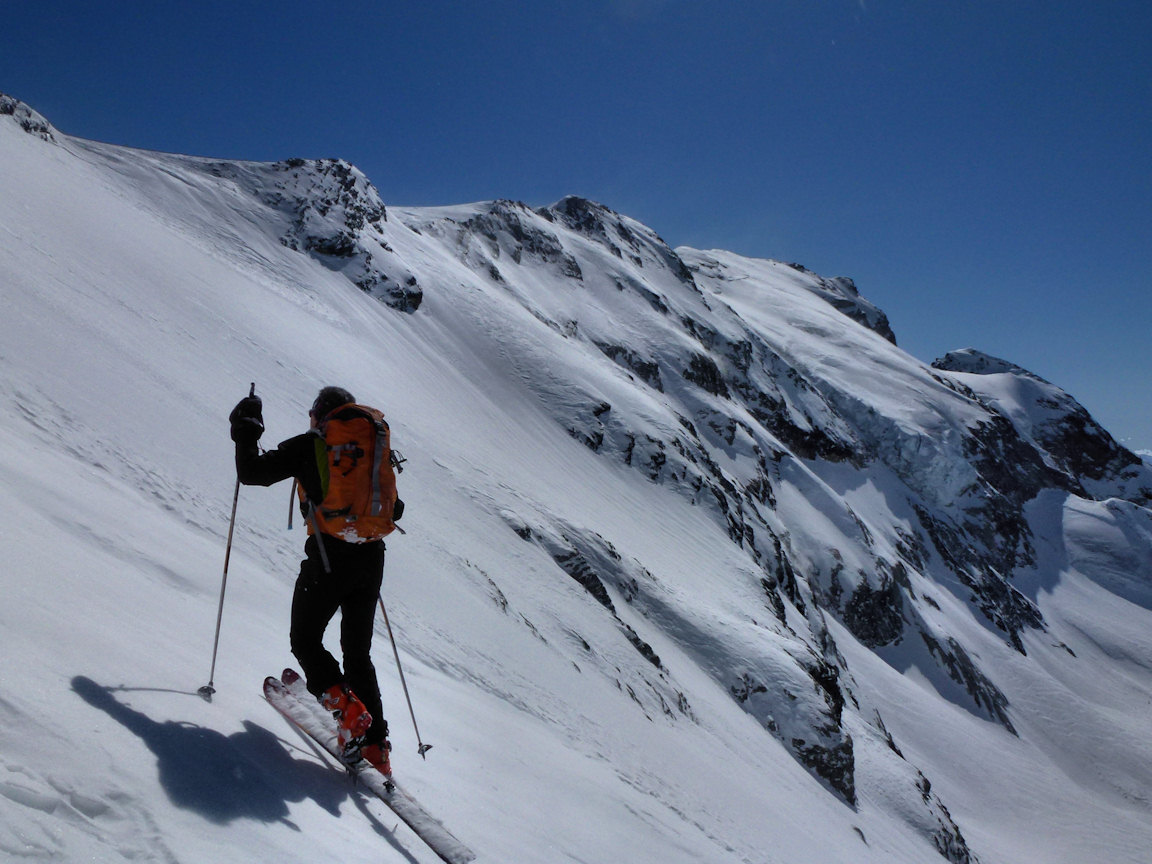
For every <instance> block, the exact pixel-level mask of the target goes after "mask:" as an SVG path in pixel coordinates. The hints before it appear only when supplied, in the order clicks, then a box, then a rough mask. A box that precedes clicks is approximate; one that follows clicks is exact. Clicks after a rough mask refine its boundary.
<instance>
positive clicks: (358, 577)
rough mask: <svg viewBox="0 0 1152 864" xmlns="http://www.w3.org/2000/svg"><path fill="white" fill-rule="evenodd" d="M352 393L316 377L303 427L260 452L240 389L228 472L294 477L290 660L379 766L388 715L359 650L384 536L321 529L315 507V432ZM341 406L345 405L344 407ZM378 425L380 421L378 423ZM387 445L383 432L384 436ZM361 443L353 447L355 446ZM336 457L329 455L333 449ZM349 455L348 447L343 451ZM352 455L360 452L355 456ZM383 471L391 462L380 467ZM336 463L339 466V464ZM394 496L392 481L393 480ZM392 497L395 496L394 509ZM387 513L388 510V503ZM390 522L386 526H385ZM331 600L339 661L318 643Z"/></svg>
mask: <svg viewBox="0 0 1152 864" xmlns="http://www.w3.org/2000/svg"><path fill="white" fill-rule="evenodd" d="M355 401H356V400H355V399H354V398H353V397H352V394H351V393H349V392H348V391H347V390H345V389H343V388H341V387H324V388H323V389H321V390H320V392H319V394H318V395H317V397H316V401H315V402H314V403H313V404H312V408H311V410H310V411H309V412H308V416H309V418H310V421H311V422H310V428H309V431H307V432H305V433H303V434H301V435H296V436H294V437H292V438H289V439H288V440H286V441H283V442H281V443H280V445H279V446H277V448H276V449H275V450H270V451H268V452H266V453H261V452H260V451H259V448H258V447H257V442H258V441H259V440H260V436H261V435H262V434H263V433H264V419H263V403H262V402H261V400H260V397H259V396H255V395H250V396H247V397H245V398H244V399H241V400H240V402H239V403H238V404H237V405H236V407H235V408H234V409H233V410H232V413H231V415H229V421H230V422H231V424H232V440H233V441H234V442H236V472H237V477H238V478H239V480H240V482H241V483H243V484H245V485H255V486H271V485H272V484H273V483H278V482H279V481H281V480H286V479H288V478H289V477H294V478H295V479H296V481H297V483H299V486H300V490H301V502H302V503H301V509H302V510H303V511H304V512H305V516H306V517H307V518H308V521H309V523H310V525H309V528H310V530H309V536H308V539H307V541H306V542H305V544H304V554H305V557H304V560H303V561H301V562H300V575H299V577H298V578H297V580H296V588H295V593H294V594H293V596H292V623H291V632H290V637H289V638H290V642H291V648H292V653H293V655H295V657H296V659H297V660H298V661H299V662H300V667H301V669H302V671H303V673H304V677H305V679H306V682H307V687H308V692H310V693H311V694H312V695H313V696H315V697H317V699H319V700H320V702H321V704H322V705H324V707H325V708H326V709H328V710H330V711H332V712H333V714H334V715H335V716H336V718H337V720H338V722H339V726H340V745H341V746H342V747H343V748H344V753H345V755H346V756H347V758H348V759H349V760H350V761H351V760H354V759H356V758H358V757H363V758H364V759H366V760H367V761H368V762H369V763H370V764H372V765H373V766H374V767H376V768H377V769H378V770H380V771H381V772H383V773H384V774H386V775H388V774H390V773H391V766H390V764H389V760H388V751H389V750H390V749H391V745H390V744H389V742H388V722H387V721H386V720H385V719H384V716H383V708H382V706H381V702H380V686H379V684H378V682H377V680H376V669H375V667H374V666H373V665H372V659H371V657H370V656H369V652H370V649H371V647H372V628H373V622H374V620H375V617H376V602H377V598H378V596H379V592H380V585H381V582H382V580H383V576H384V541H383V540H382V539H379V538H373V537H370V538H369V539H364V538H361V537H357V536H355V534H354V533H353V532H351V531H348V530H343V531H340V532H339V533H340V536H335V534H334V533H326V532H325V530H324V529H325V528H326V527H329V526H328V524H327V523H326V522H324V521H323V520H322V519H321V518H318V517H319V514H320V513H321V512H323V511H322V510H321V509H320V504H321V503H322V502H323V501H324V500H325V495H326V494H328V477H329V465H328V462H327V460H328V458H329V457H328V456H327V455H326V453H325V451H326V450H328V451H331V450H332V449H335V448H332V447H326V446H325V443H324V441H325V439H324V434H325V433H324V432H323V431H322V430H323V429H326V428H327V427H328V426H329V425H330V424H332V423H333V422H335V421H333V420H331V419H330V415H339V414H340V413H341V412H340V410H339V409H347V408H349V407H352V408H355V407H357V406H355V405H353V404H352V403H355ZM345 413H347V411H345ZM384 430H385V434H386V430H387V425H386V424H384ZM384 443H385V445H387V440H385V442H384ZM361 452H362V451H361ZM336 458H339V456H337V457H336ZM353 461H355V457H353ZM360 461H361V462H363V461H367V460H360ZM387 470H388V471H389V472H391V467H390V466H389V468H388V469H387ZM340 473H343V472H340ZM393 497H394V486H393ZM402 506H403V505H402V503H401V502H397V506H396V508H395V511H396V513H395V515H396V516H397V517H398V515H399V512H400V511H401V509H402ZM388 516H389V525H390V524H391V522H390V519H391V517H392V516H393V513H392V512H389V514H388ZM389 530H390V529H389ZM337 610H340V612H341V619H340V647H341V651H342V653H343V660H344V666H343V670H342V669H341V667H340V664H339V663H338V662H337V661H336V659H335V658H334V657H333V656H332V655H331V654H330V653H329V652H328V650H327V649H326V648H325V647H324V644H323V636H324V631H325V629H326V628H327V626H328V623H329V622H330V621H331V620H332V618H333V617H334V616H335V614H336V611H337Z"/></svg>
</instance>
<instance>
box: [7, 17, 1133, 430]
mask: <svg viewBox="0 0 1152 864" xmlns="http://www.w3.org/2000/svg"><path fill="white" fill-rule="evenodd" d="M0 91H3V92H6V93H8V94H10V95H13V96H16V97H17V98H19V99H22V100H24V101H25V102H27V103H29V104H30V105H31V106H32V107H33V108H35V109H36V110H38V111H40V112H41V113H42V114H44V115H45V116H46V117H47V118H48V119H49V120H50V121H51V122H52V123H53V124H55V125H56V126H57V127H58V128H59V129H61V130H62V131H64V132H66V133H69V134H72V135H78V136H81V137H85V138H93V139H96V140H100V141H107V142H112V143H117V144H125V145H130V146H134V147H143V148H148V149H156V150H165V151H171V152H178V153H188V154H195V155H204V156H214V157H220V158H236V159H255V160H278V159H285V158H290V157H309V158H311V157H327V156H335V157H342V158H344V159H347V160H348V161H350V162H352V163H354V164H356V165H357V166H358V167H360V168H361V169H362V170H363V171H364V172H365V173H366V174H367V175H368V176H369V178H370V179H371V180H372V181H373V182H374V183H375V184H376V185H377V186H378V187H379V189H380V191H381V194H382V196H383V198H384V201H385V203H386V204H393V205H434V204H458V203H465V202H471V201H479V200H487V199H493V198H511V199H516V200H521V201H525V202H527V203H528V204H531V205H533V206H539V205H543V204H548V203H551V202H552V201H555V200H557V199H559V198H561V197H563V196H564V195H567V194H578V195H583V196H585V197H588V198H591V199H593V200H596V201H600V202H601V203H603V204H606V205H607V206H609V207H611V208H613V209H615V210H618V211H620V212H622V213H625V214H627V215H629V216H632V217H634V218H636V219H639V220H640V221H642V222H644V223H646V224H647V225H649V226H651V227H652V228H653V229H655V230H656V231H657V232H658V233H659V234H660V235H661V236H663V237H664V239H665V240H667V241H668V242H669V243H670V244H672V245H673V246H676V245H681V244H683V245H688V246H694V247H697V248H704V249H708V248H723V249H730V250H732V251H735V252H739V253H742V254H746V255H754V256H761V257H768V258H777V259H780V260H784V261H791V262H798V263H802V264H804V265H805V266H807V267H808V268H810V269H811V270H814V271H816V272H817V273H820V274H822V275H825V276H836V275H844V276H851V277H852V278H854V279H855V280H856V283H857V285H858V287H859V288H860V290H861V293H862V294H864V295H865V296H866V297H868V298H869V299H871V300H873V301H874V302H875V303H877V304H878V305H879V306H881V308H883V309H884V310H885V311H886V312H887V313H888V315H889V317H890V319H891V321H892V325H893V328H894V329H895V331H896V335H897V339H898V342H899V344H900V345H902V346H903V347H904V348H906V349H907V350H909V351H910V352H911V353H913V354H914V355H916V356H917V357H919V358H921V359H923V360H928V361H930V360H932V359H934V358H935V357H937V356H939V355H941V354H943V353H944V352H946V351H948V350H950V349H953V348H962V347H967V346H972V347H975V348H978V349H980V350H983V351H987V352H988V353H991V354H995V355H998V356H1001V357H1003V358H1005V359H1008V360H1011V361H1013V362H1016V363H1018V364H1020V365H1022V366H1024V367H1026V368H1028V369H1031V370H1032V371H1034V372H1036V373H1037V374H1039V375H1042V376H1043V377H1045V378H1048V379H1049V380H1051V381H1053V382H1054V383H1056V384H1058V385H1060V386H1062V387H1063V388H1064V389H1066V390H1068V391H1069V392H1071V393H1072V394H1073V395H1074V396H1075V397H1077V398H1078V399H1079V400H1080V401H1081V402H1082V403H1083V404H1084V405H1085V406H1086V407H1087V408H1088V409H1089V410H1090V411H1091V412H1092V413H1093V414H1094V415H1095V416H1096V418H1097V419H1098V420H1099V421H1100V422H1101V423H1103V424H1104V426H1105V427H1106V428H1108V429H1109V431H1111V432H1112V433H1113V434H1114V435H1115V436H1116V437H1117V438H1119V439H1120V440H1121V441H1123V442H1124V443H1125V444H1127V445H1128V446H1129V447H1131V448H1133V449H1152V386H1150V382H1149V375H1148V373H1149V369H1150V368H1152V362H1150V358H1149V353H1150V350H1152V3H1149V2H1148V0H1068V2H1062V0H948V2H945V0H712V2H710V3H703V2H694V0H556V2H549V0H536V2H513V0H483V2H479V0H414V2H384V0H349V2H343V3H320V2H312V3H306V2H298V0H278V2H275V3H271V2H262V0H240V2H237V0H229V2H218V0H200V2H192V0H184V2H174V0H172V2H170V0H154V2H147V3H142V2H79V0H75V2H61V0H37V2H31V0H6V2H5V3H4V7H3V10H2V13H0ZM0 170H3V166H0Z"/></svg>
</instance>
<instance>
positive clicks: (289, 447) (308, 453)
mask: <svg viewBox="0 0 1152 864" xmlns="http://www.w3.org/2000/svg"><path fill="white" fill-rule="evenodd" d="M319 434H320V433H318V432H316V431H315V430H309V431H308V432H305V433H303V434H302V435H296V436H294V437H292V438H289V439H288V440H287V441H281V442H280V444H279V445H278V446H277V447H276V449H275V450H269V451H268V452H267V453H261V452H260V450H259V448H258V447H257V446H256V441H254V440H247V441H237V442H236V476H237V477H239V478H240V482H241V483H243V484H244V485H245V486H271V485H272V484H273V483H279V482H280V481H281V480H287V479H288V478H289V477H295V478H296V479H297V480H298V481H300V485H301V486H302V487H304V493H305V494H306V495H307V496H308V498H309V500H311V501H320V500H321V499H322V498H323V497H324V496H323V489H322V488H321V483H320V468H319V466H318V465H317V463H316V439H317V438H318V437H319Z"/></svg>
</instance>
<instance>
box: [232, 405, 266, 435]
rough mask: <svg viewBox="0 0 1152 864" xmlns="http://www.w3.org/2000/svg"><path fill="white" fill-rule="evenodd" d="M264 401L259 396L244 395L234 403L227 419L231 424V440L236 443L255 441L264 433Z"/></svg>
mask: <svg viewBox="0 0 1152 864" xmlns="http://www.w3.org/2000/svg"><path fill="white" fill-rule="evenodd" d="M263 411H264V403H263V402H261V401H260V397H259V396H245V397H244V398H243V399H241V400H240V401H239V402H237V403H236V407H235V408H233V409H232V413H231V414H229V415H228V421H229V422H230V423H231V424H232V440H233V441H235V442H237V443H247V442H251V443H255V442H257V441H259V440H260V436H261V435H263V434H264V414H263Z"/></svg>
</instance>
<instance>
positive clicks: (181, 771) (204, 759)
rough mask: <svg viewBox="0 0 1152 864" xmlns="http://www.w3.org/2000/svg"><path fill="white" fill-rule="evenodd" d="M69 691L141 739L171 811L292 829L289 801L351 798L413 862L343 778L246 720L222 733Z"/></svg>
mask: <svg viewBox="0 0 1152 864" xmlns="http://www.w3.org/2000/svg"><path fill="white" fill-rule="evenodd" d="M72 689H73V691H74V692H75V693H76V694H77V695H78V696H79V697H80V698H81V699H83V700H84V701H85V702H87V703H88V704H89V705H92V706H93V707H95V708H99V709H100V710H101V711H104V712H106V713H107V714H108V715H109V716H110V717H112V718H113V719H114V720H116V721H118V722H119V723H121V724H122V725H123V726H124V727H125V728H126V729H128V730H129V731H131V732H134V733H135V734H136V735H138V736H140V739H141V740H142V741H143V742H144V743H145V744H147V745H148V748H149V749H150V750H151V751H152V752H153V753H155V754H156V759H157V763H158V768H159V771H160V784H161V785H162V786H163V787H164V791H165V792H166V793H167V794H168V798H169V800H171V802H172V803H173V804H174V805H175V806H177V807H181V808H184V809H186V810H192V811H194V812H196V813H199V814H200V815H201V816H203V817H204V818H205V819H208V820H209V821H210V822H214V823H216V824H220V825H225V824H228V823H229V822H232V821H233V820H236V819H258V820H260V821H262V822H282V823H284V824H286V825H289V826H291V827H293V828H296V826H295V825H293V824H292V822H291V821H290V820H289V819H288V816H289V810H288V804H289V802H297V801H303V800H304V799H305V798H311V799H312V800H314V801H315V802H316V803H317V804H319V805H320V806H321V807H323V808H324V809H325V810H326V811H328V812H329V813H331V814H332V815H333V816H338V815H339V814H340V804H341V803H342V802H343V801H344V800H346V799H348V798H349V797H351V798H352V799H353V801H354V802H355V803H356V805H357V806H358V807H359V808H360V809H361V810H362V811H364V812H365V815H367V816H369V818H371V820H372V823H373V827H374V828H375V830H376V831H377V833H379V834H381V835H382V836H384V837H386V838H387V839H388V840H389V842H391V843H392V844H393V846H396V848H397V849H398V851H400V852H402V853H403V854H404V855H405V856H407V857H408V858H409V860H410V861H412V860H414V859H412V858H411V857H410V856H408V853H407V852H406V851H405V850H403V849H402V848H401V847H399V846H398V845H397V843H396V840H395V839H394V837H393V835H392V832H391V831H389V830H388V829H387V828H386V827H384V825H383V824H382V823H381V822H380V821H379V820H378V819H376V818H375V817H373V816H372V814H371V813H369V812H368V811H367V810H365V808H364V807H363V802H361V801H360V800H359V799H360V796H359V795H351V789H352V787H351V786H350V785H349V784H348V783H347V781H345V780H344V779H343V778H341V777H340V776H339V775H338V774H336V773H335V772H333V771H332V770H331V769H330V768H328V767H325V766H324V765H321V764H319V763H318V762H315V761H312V760H309V759H295V758H293V756H292V755H291V753H289V752H288V750H287V749H286V748H285V746H284V744H283V743H282V742H281V740H280V739H279V738H278V737H277V736H276V735H274V734H273V733H271V732H269V731H268V730H267V729H265V728H263V727H262V726H258V725H257V724H255V723H253V722H251V721H248V720H245V721H244V731H243V732H236V733H233V734H232V735H228V736H225V735H223V734H222V733H220V732H217V731H215V730H213V729H205V728H204V727H202V726H197V725H195V724H193V723H181V722H176V721H172V720H167V721H164V722H162V723H161V722H157V721H156V720H153V719H152V718H150V717H148V716H147V715H145V714H143V713H141V712H139V711H136V710H135V709H133V708H129V707H128V706H127V705H125V704H123V703H122V702H120V701H118V700H117V699H116V697H115V696H113V695H112V693H113V691H114V690H117V689H123V688H112V687H104V686H101V685H100V684H97V683H96V682H95V681H93V680H92V679H90V678H85V677H84V676H77V677H75V678H73V679H72ZM297 830H299V829H297Z"/></svg>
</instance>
